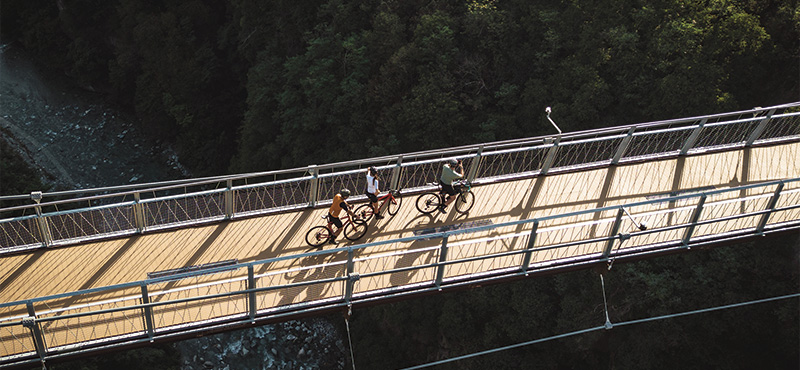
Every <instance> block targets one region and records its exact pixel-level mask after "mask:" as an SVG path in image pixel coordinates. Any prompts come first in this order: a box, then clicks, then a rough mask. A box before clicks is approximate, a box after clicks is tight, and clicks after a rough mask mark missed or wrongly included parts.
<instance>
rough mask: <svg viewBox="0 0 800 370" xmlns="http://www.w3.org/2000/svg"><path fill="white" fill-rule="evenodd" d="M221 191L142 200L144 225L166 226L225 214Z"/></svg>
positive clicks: (223, 197) (223, 198)
mask: <svg viewBox="0 0 800 370" xmlns="http://www.w3.org/2000/svg"><path fill="white" fill-rule="evenodd" d="M224 201H225V196H224V194H223V193H222V192H216V193H210V194H209V193H201V194H195V195H187V196H186V197H182V198H169V199H163V200H152V201H151V200H148V201H146V202H142V206H143V208H144V218H145V226H146V227H156V226H168V225H172V224H178V223H184V222H189V221H197V220H203V219H209V218H220V217H224V216H225V204H224Z"/></svg>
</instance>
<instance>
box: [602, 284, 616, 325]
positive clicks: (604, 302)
mask: <svg viewBox="0 0 800 370" xmlns="http://www.w3.org/2000/svg"><path fill="white" fill-rule="evenodd" d="M600 286H601V287H602V288H603V311H605V313H606V323H605V324H604V325H603V327H604V328H606V330H608V329H611V328H613V327H614V325H613V324H611V319H609V318H608V300H606V282H605V280H604V279H603V274H600Z"/></svg>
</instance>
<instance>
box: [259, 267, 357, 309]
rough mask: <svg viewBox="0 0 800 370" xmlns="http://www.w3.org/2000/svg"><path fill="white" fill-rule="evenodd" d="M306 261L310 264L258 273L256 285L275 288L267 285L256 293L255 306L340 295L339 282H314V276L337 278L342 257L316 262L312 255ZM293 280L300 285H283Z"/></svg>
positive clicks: (271, 306)
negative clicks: (327, 261) (335, 259)
mask: <svg viewBox="0 0 800 370" xmlns="http://www.w3.org/2000/svg"><path fill="white" fill-rule="evenodd" d="M326 256H329V255H320V256H317V257H318V258H320V259H324V258H325V257H326ZM319 262H322V261H319ZM307 263H308V264H309V265H310V266H309V265H307V266H304V267H298V268H293V269H289V270H286V269H283V270H279V271H271V272H266V273H263V274H259V275H258V276H257V278H256V282H255V283H256V287H257V288H271V287H276V289H270V290H266V291H263V292H258V293H257V294H256V303H257V307H258V309H259V310H262V309H275V308H280V307H284V306H290V305H295V304H299V303H308V302H313V301H318V300H327V299H335V298H342V297H344V283H343V282H333V283H330V282H327V283H326V282H315V281H318V280H325V279H334V278H341V277H343V276H345V275H346V263H345V262H344V261H336V262H329V263H325V264H321V265H319V264H316V263H314V258H311V261H307ZM297 283H301V285H298V286H288V287H284V286H286V285H291V284H297ZM306 283H307V284H306Z"/></svg>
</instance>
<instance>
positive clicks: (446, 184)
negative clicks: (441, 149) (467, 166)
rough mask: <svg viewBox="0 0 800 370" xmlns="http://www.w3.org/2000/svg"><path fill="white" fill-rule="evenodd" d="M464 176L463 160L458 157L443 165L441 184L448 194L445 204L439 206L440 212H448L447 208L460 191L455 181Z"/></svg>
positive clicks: (444, 192)
mask: <svg viewBox="0 0 800 370" xmlns="http://www.w3.org/2000/svg"><path fill="white" fill-rule="evenodd" d="M463 177H464V169H463V168H462V166H461V161H460V160H458V159H450V160H449V161H447V163H445V164H444V165H443V166H442V175H441V176H439V184H441V185H442V194H447V199H446V200H445V202H444V204H442V205H440V206H439V212H442V213H447V211H445V208H447V206H449V205H450V203H452V202H453V200H454V199H456V195H458V191H456V189H455V188H454V187H453V181H454V180H458V179H460V178H463Z"/></svg>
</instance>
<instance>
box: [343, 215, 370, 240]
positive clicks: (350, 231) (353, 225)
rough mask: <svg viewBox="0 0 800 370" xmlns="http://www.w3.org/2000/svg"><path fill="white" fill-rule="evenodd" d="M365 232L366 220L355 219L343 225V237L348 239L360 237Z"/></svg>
mask: <svg viewBox="0 0 800 370" xmlns="http://www.w3.org/2000/svg"><path fill="white" fill-rule="evenodd" d="M366 233H367V221H364V220H355V221H353V222H350V223H348V224H347V225H344V237H345V238H347V239H350V240H358V239H361V237H362V236H364V234H366Z"/></svg>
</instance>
